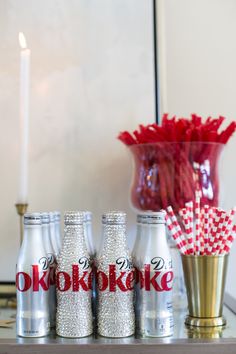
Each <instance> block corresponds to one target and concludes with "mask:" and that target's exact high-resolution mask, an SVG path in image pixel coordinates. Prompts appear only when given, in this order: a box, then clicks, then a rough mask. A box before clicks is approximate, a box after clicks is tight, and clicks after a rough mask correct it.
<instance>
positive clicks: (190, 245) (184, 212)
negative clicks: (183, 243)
mask: <svg viewBox="0 0 236 354" xmlns="http://www.w3.org/2000/svg"><path fill="white" fill-rule="evenodd" d="M179 215H180V216H181V218H182V221H183V224H184V228H185V233H186V237H187V251H188V254H193V253H194V244H193V229H192V227H191V220H190V217H189V213H188V210H187V208H183V209H180V211H179Z"/></svg>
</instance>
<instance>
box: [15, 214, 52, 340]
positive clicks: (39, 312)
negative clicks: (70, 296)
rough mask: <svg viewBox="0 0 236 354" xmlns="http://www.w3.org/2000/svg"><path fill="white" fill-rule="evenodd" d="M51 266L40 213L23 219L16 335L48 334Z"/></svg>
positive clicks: (18, 264)
mask: <svg viewBox="0 0 236 354" xmlns="http://www.w3.org/2000/svg"><path fill="white" fill-rule="evenodd" d="M49 282H50V277H49V267H48V259H47V255H46V250H45V247H44V242H43V237H42V221H41V215H40V213H28V214H25V216H24V239H23V243H22V246H21V249H20V252H19V256H18V260H17V265H16V295H17V315H16V333H17V335H18V336H21V337H43V336H46V335H47V334H48V333H49V330H50V320H49V291H48V290H49Z"/></svg>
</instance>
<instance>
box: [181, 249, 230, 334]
mask: <svg viewBox="0 0 236 354" xmlns="http://www.w3.org/2000/svg"><path fill="white" fill-rule="evenodd" d="M182 264H183V271H184V278H185V284H186V291H187V298H188V308H189V315H188V316H187V317H186V320H185V324H187V325H190V326H198V327H214V326H223V325H225V324H226V320H225V318H224V317H223V314H222V312H223V298H224V290H225V280H226V272H227V265H228V255H218V256H191V255H182Z"/></svg>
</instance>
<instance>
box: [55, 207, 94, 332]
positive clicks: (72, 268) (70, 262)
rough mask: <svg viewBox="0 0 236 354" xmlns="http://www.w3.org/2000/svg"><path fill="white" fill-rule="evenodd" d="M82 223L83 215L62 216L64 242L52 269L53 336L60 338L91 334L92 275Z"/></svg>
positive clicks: (71, 213) (68, 213)
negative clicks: (54, 310)
mask: <svg viewBox="0 0 236 354" xmlns="http://www.w3.org/2000/svg"><path fill="white" fill-rule="evenodd" d="M83 222H84V213H83V212H67V213H66V214H65V234H64V242H63V247H62V249H61V252H60V255H59V257H58V264H57V269H56V286H57V315H56V332H57V334H58V335H59V336H62V337H71V338H80V337H86V336H89V335H90V334H92V332H93V318H92V304H91V287H92V271H91V267H90V259H89V254H88V251H87V247H86V244H85V239H84V226H83Z"/></svg>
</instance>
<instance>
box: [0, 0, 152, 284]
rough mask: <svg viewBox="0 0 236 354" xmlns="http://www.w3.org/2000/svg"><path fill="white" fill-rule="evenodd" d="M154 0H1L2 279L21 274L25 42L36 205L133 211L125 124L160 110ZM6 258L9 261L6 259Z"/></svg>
mask: <svg viewBox="0 0 236 354" xmlns="http://www.w3.org/2000/svg"><path fill="white" fill-rule="evenodd" d="M151 19H152V13H151V2H150V1H148V2H147V1H146V0H112V1H110V0H90V1H88V0H70V1H66V0H50V1H47V0H41V1H36V0H34V1H32V0H21V1H14V0H7V1H4V0H1V1H0V53H1V55H0V82H1V85H0V120H1V129H0V161H1V184H0V195H1V204H0V242H1V247H0V280H5V279H6V280H9V279H14V271H15V261H16V255H17V251H18V246H19V234H18V220H17V216H16V211H15V208H14V203H15V202H16V197H17V181H18V178H17V177H18V176H17V174H18V166H17V162H18V151H17V149H18V143H19V141H18V140H19V113H18V111H19V110H18V101H19V75H18V74H19V52H20V50H19V44H18V32H19V31H23V32H24V34H25V35H26V37H27V41H28V45H29V47H30V49H31V51H32V71H31V74H32V76H31V77H32V82H31V109H30V176H29V178H30V187H29V204H30V210H39V211H40V210H49V209H59V210H61V211H64V210H67V209H72V210H73V209H88V210H92V211H93V213H94V224H95V236H96V238H99V233H100V217H101V214H102V212H104V211H107V210H111V209H118V210H125V211H127V212H128V213H129V231H130V235H129V236H130V239H132V230H131V229H132V225H133V222H134V215H133V214H132V212H131V211H130V207H129V201H128V190H129V183H130V174H131V164H130V158H129V156H128V153H127V151H126V149H125V147H124V146H123V145H122V144H121V143H120V142H118V141H117V140H116V136H117V134H118V133H119V131H121V130H124V129H135V128H136V126H137V124H138V123H140V122H144V123H147V122H148V121H150V120H151V121H152V120H153V119H154V112H153V110H154V104H153V66H152V55H153V54H152V37H151V35H150V34H151V26H152V22H151ZM6 265H7V266H6Z"/></svg>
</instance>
